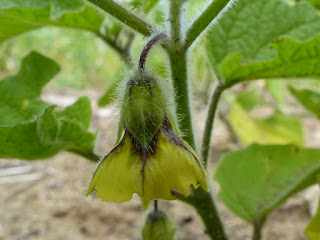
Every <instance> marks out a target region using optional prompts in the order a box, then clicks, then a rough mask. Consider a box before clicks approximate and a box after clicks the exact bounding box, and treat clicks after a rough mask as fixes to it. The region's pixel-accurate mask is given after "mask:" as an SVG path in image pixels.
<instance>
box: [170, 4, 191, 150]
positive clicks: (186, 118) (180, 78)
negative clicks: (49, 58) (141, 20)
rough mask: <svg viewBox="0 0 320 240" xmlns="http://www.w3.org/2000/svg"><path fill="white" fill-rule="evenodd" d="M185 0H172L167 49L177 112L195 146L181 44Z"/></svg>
mask: <svg viewBox="0 0 320 240" xmlns="http://www.w3.org/2000/svg"><path fill="white" fill-rule="evenodd" d="M183 3H184V0H174V1H170V22H171V44H170V45H169V46H168V48H167V50H168V53H169V58H170V65H171V77H172V81H173V86H174V89H175V92H176V98H175V100H176V105H177V114H178V116H179V117H180V118H181V120H182V121H181V124H180V128H181V130H182V132H183V133H184V137H183V138H184V140H186V141H187V142H188V143H189V144H190V145H191V146H192V147H193V148H194V147H195V142H194V136H193V128H192V119H191V112H190V102H189V89H188V76H187V74H188V72H187V59H186V58H187V56H186V51H185V50H184V49H183V48H182V45H181V32H180V30H181V25H180V17H181V6H182V4H183Z"/></svg>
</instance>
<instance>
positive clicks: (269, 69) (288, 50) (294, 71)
mask: <svg viewBox="0 0 320 240" xmlns="http://www.w3.org/2000/svg"><path fill="white" fill-rule="evenodd" d="M272 47H273V48H275V49H277V51H278V55H277V56H276V57H275V58H273V59H271V60H266V61H260V62H255V63H247V64H245V63H243V60H242V56H241V54H240V53H232V54H230V55H229V56H228V57H227V58H226V59H225V60H224V61H223V62H222V64H221V71H222V73H223V76H224V80H225V82H226V83H228V84H230V85H233V84H235V83H238V82H240V81H245V80H254V79H260V78H293V77H306V76H316V77H319V76H320V36H318V37H315V38H313V39H311V40H309V41H306V42H300V41H296V40H292V39H277V40H276V41H274V42H273V44H272Z"/></svg>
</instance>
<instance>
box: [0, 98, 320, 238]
mask: <svg viewBox="0 0 320 240" xmlns="http://www.w3.org/2000/svg"><path fill="white" fill-rule="evenodd" d="M86 94H87V93H86ZM88 94H89V95H91V96H92V95H93V94H94V95H96V94H95V93H88ZM47 97H48V96H47ZM51 97H52V96H51ZM48 98H49V97H48ZM52 99H54V97H53V98H52ZM52 101H53V102H52V103H56V102H54V100H52ZM93 107H94V112H95V115H94V117H93V124H92V129H100V136H99V141H98V143H99V144H98V146H97V152H98V153H100V154H105V153H107V152H108V150H110V149H111V147H112V145H113V140H114V139H115V136H114V135H115V128H116V115H117V114H116V113H115V112H113V113H112V114H111V115H109V116H108V117H102V116H103V114H104V113H105V112H108V111H109V110H105V111H100V113H98V111H97V108H96V107H95V106H93ZM111 112H112V110H111ZM204 115H205V114H204V111H203V110H197V114H196V122H197V123H198V125H199V128H201V126H202V125H203V119H204ZM305 125H306V130H307V139H308V142H310V144H309V145H312V143H314V142H315V141H312V140H315V139H316V138H317V137H318V136H319V132H320V130H319V126H318V125H317V123H316V122H315V121H314V120H313V119H307V120H306V121H305ZM200 130H201V129H200ZM198 138H199V136H198ZM213 139H214V140H213V146H215V147H214V149H213V151H214V154H213V160H212V164H211V167H212V169H214V168H215V166H216V163H217V160H218V159H219V156H220V154H221V153H224V152H225V151H229V150H231V149H233V148H234V147H235V145H234V144H232V143H230V137H229V133H228V131H227V129H226V127H225V126H224V124H223V123H221V122H219V121H217V123H216V129H215V133H214V138H213ZM317 142H319V141H317ZM12 166H32V167H33V169H32V170H30V172H28V173H26V174H24V175H22V174H20V175H16V177H17V178H16V180H12V179H11V180H12V181H13V182H14V183H6V184H3V183H1V182H0V192H1V195H0V206H1V208H0V239H1V240H7V239H9V240H25V239H26V240H29V239H30V240H31V239H32V240H40V239H41V240H42V239H45V240H61V239H63V240H64V239H68V240H73V239H76V240H97V239H99V240H102V239H104V240H113V239H128V240H136V239H141V238H140V231H141V226H142V222H143V216H144V215H145V214H144V212H143V210H142V209H141V204H140V201H139V198H138V197H136V196H134V197H133V199H132V201H130V202H126V203H122V204H114V203H104V202H101V201H100V200H99V199H97V198H96V197H94V196H89V197H85V191H86V188H87V186H88V183H89V181H90V178H91V176H92V173H93V171H94V170H95V167H96V164H95V163H92V162H89V161H87V160H86V159H84V158H82V157H78V156H76V155H73V154H70V153H67V152H62V153H60V154H58V155H56V156H55V157H53V158H51V159H49V160H47V161H43V160H41V161H34V162H26V161H19V160H1V161H0V170H1V168H2V169H3V168H6V167H12ZM31 173H39V174H38V175H36V176H38V179H37V180H34V181H24V182H22V183H21V182H17V181H19V179H23V178H24V177H26V175H27V174H31ZM27 177H28V176H27ZM29 177H30V175H29ZM29 180H30V179H29ZM215 189H217V188H215ZM214 194H215V195H216V198H217V201H218V205H219V210H220V213H221V216H222V218H223V219H224V220H225V223H226V229H227V231H228V234H229V235H230V236H231V239H235V240H246V239H250V236H251V231H252V229H251V227H250V225H249V224H248V223H246V222H244V221H242V220H241V219H239V218H238V217H236V216H235V215H233V214H232V213H231V212H230V211H229V210H228V209H227V208H226V207H225V206H224V205H223V204H222V203H221V202H220V201H219V199H218V196H217V195H218V194H217V193H216V192H215V193H214ZM160 207H161V208H163V209H168V210H169V212H170V213H171V215H172V216H173V218H174V220H175V222H176V224H177V226H178V233H177V239H183V240H188V239H190V240H196V239H201V240H202V239H204V240H205V239H208V238H207V237H206V235H205V233H204V230H203V226H202V223H201V221H200V219H199V218H198V216H197V215H196V213H195V211H194V210H193V209H192V208H191V207H189V206H188V205H185V204H183V203H181V202H179V201H161V203H160ZM309 219H310V216H309V212H308V204H307V202H306V200H305V198H304V197H303V194H299V195H297V196H295V197H294V198H291V199H290V200H289V201H287V202H286V203H285V204H283V205H282V206H281V207H280V208H278V209H277V210H276V211H275V212H274V213H273V214H272V215H271V216H270V217H269V218H268V221H267V223H266V227H265V229H264V232H263V234H264V238H263V239H264V240H281V239H289V240H302V239H305V237H304V234H303V231H304V228H305V226H306V224H307V222H308V221H309Z"/></svg>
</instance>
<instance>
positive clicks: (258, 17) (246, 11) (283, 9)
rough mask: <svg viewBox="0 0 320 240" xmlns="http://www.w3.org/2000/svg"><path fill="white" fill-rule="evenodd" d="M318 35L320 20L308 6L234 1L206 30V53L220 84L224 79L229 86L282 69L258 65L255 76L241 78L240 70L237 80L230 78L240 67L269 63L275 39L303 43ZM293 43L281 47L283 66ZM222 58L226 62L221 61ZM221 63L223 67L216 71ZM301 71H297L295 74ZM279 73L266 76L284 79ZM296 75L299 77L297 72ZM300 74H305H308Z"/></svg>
mask: <svg viewBox="0 0 320 240" xmlns="http://www.w3.org/2000/svg"><path fill="white" fill-rule="evenodd" d="M319 34H320V16H319V14H318V12H317V11H316V10H315V9H314V7H313V6H311V5H310V4H309V3H306V2H302V3H298V4H294V5H292V4H289V3H288V2H287V1H284V0H252V1H247V0H238V1H235V4H233V5H232V6H231V7H230V8H229V10H228V11H227V12H226V13H224V15H222V16H221V19H220V20H219V21H217V22H216V23H214V24H213V25H212V27H211V29H210V30H209V33H208V39H207V44H206V45H207V50H208V51H207V53H208V56H209V59H210V62H211V65H212V67H213V69H214V70H215V72H216V74H217V75H218V78H219V79H220V80H224V78H225V81H227V82H230V81H233V80H236V79H238V80H240V79H241V80H244V79H249V78H250V79H255V78H259V77H265V75H266V74H263V73H264V71H267V70H269V68H270V67H272V68H275V67H276V66H278V67H279V69H282V68H283V66H279V65H277V64H275V63H274V65H275V66H274V65H272V64H270V63H269V64H270V65H271V66H270V65H268V64H267V65H266V64H265V63H261V65H262V66H260V67H259V66H255V68H258V67H259V70H260V71H258V73H257V70H256V71H253V70H252V69H250V71H249V70H248V69H247V71H249V72H250V73H251V74H248V73H247V72H246V74H245V73H244V72H243V70H242V69H240V70H241V73H239V75H240V76H239V75H238V76H237V77H233V75H234V74H237V72H236V70H237V69H238V68H239V65H240V64H241V63H243V64H249V63H251V64H254V63H255V62H260V61H266V60H268V59H273V58H274V57H275V55H276V51H275V50H273V49H270V44H271V42H272V41H273V40H274V39H276V38H279V37H285V38H293V39H297V40H302V41H305V40H307V39H310V38H312V37H315V36H317V35H319ZM288 41H289V40H288ZM294 43H295V42H294ZM294 43H292V44H290V43H286V44H288V45H287V46H288V47H286V46H283V45H282V46H281V47H285V50H282V52H283V51H285V53H286V54H285V56H284V57H285V59H283V60H284V62H288V60H289V59H288V58H289V57H290V55H289V53H287V52H290V51H289V50H290V48H291V47H293V46H294ZM296 44H298V43H296ZM289 45H290V46H289ZM291 45H292V46H291ZM312 52H314V51H312ZM305 53H306V52H305ZM230 54H232V55H231V56H230ZM291 54H293V52H291ZM280 56H282V54H280ZM226 57H228V59H225V58H226ZM306 57H307V55H306ZM281 59H282V57H281V58H280V59H279V60H278V61H280V63H281ZM223 61H224V67H223V68H222V70H220V67H221V64H222V62H223ZM227 63H228V64H227ZM227 67H228V68H231V69H230V71H227ZM266 67H268V68H266ZM314 67H315V66H314ZM255 68H254V69H255ZM301 68H302V67H299V68H298V70H300V69H301ZM279 69H276V70H273V69H271V70H269V74H267V76H268V77H271V76H275V77H287V75H286V74H284V73H282V72H281V71H280V70H279ZM308 69H310V68H308ZM252 71H253V73H252ZM267 73H268V71H267ZM271 73H274V74H271ZM299 73H300V75H302V72H301V71H299ZM279 74H280V76H279ZM304 74H309V72H306V73H304Z"/></svg>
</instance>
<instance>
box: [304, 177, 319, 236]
mask: <svg viewBox="0 0 320 240" xmlns="http://www.w3.org/2000/svg"><path fill="white" fill-rule="evenodd" d="M318 182H319V185H320V177H319V176H318ZM305 233H306V235H307V237H308V239H309V240H319V239H320V199H319V204H318V211H317V213H316V215H315V216H314V217H313V218H312V220H311V222H310V223H309V225H308V226H307V228H306V231H305Z"/></svg>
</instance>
